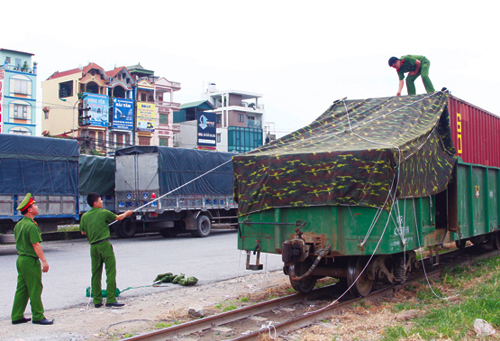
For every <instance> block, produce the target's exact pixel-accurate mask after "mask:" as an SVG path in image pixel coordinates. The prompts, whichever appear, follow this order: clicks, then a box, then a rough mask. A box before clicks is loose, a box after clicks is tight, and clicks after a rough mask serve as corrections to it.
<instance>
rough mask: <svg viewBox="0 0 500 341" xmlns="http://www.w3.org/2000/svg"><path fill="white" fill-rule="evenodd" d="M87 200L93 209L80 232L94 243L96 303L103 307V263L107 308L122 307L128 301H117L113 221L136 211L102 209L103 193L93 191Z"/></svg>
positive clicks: (94, 290) (87, 214)
mask: <svg viewBox="0 0 500 341" xmlns="http://www.w3.org/2000/svg"><path fill="white" fill-rule="evenodd" d="M87 203H88V204H89V206H90V207H91V209H90V210H89V211H88V212H86V213H84V215H83V216H82V219H81V221H80V231H82V234H83V235H86V236H87V239H88V241H89V244H90V259H91V264H92V282H91V283H92V295H93V296H94V306H95V307H96V308H100V307H102V290H101V279H102V266H103V265H105V266H106V292H107V297H106V307H110V308H120V307H123V306H124V305H125V304H123V303H118V302H117V301H116V296H115V291H116V259H115V253H114V251H113V246H112V245H111V243H110V242H109V237H110V233H109V224H110V223H112V222H113V221H115V220H123V219H124V218H126V217H130V216H131V215H132V213H134V211H130V210H129V211H126V212H125V213H122V214H120V215H116V214H114V213H113V212H110V211H108V210H105V209H103V208H102V205H103V204H102V199H101V196H100V195H99V194H97V193H94V192H91V193H89V195H87Z"/></svg>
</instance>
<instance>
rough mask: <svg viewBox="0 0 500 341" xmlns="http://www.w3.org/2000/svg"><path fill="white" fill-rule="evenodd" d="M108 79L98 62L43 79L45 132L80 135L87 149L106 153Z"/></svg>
mask: <svg viewBox="0 0 500 341" xmlns="http://www.w3.org/2000/svg"><path fill="white" fill-rule="evenodd" d="M108 83H109V77H108V75H107V74H106V72H105V71H104V69H103V68H102V67H100V66H99V65H97V64H95V63H89V64H88V65H87V66H85V67H82V68H77V69H73V70H68V71H63V72H59V71H57V72H55V73H54V74H52V75H51V76H50V77H49V78H48V79H47V80H45V81H43V82H42V91H43V94H42V96H43V97H42V98H43V103H45V104H46V105H44V108H43V112H44V115H43V118H42V130H43V132H42V134H50V135H55V136H72V137H74V138H78V140H79V141H80V142H81V143H80V145H81V146H82V147H83V149H84V150H85V152H86V153H90V152H91V151H92V150H97V151H99V152H102V153H104V152H105V151H106V146H107V128H108V125H109V96H108ZM63 102H65V103H63ZM82 109H88V110H87V111H82Z"/></svg>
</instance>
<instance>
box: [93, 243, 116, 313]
mask: <svg viewBox="0 0 500 341" xmlns="http://www.w3.org/2000/svg"><path fill="white" fill-rule="evenodd" d="M90 259H91V261H92V295H93V296H94V304H99V303H102V289H101V280H102V266H103V264H104V265H105V267H106V291H107V297H106V303H115V302H116V297H115V291H116V259H115V253H114V251H113V246H111V243H110V242H109V241H105V242H102V243H99V244H95V245H90Z"/></svg>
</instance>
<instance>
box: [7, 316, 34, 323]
mask: <svg viewBox="0 0 500 341" xmlns="http://www.w3.org/2000/svg"><path fill="white" fill-rule="evenodd" d="M29 321H31V319H30V318H25V317H23V318H22V319H20V320H15V321H12V324H21V323H26V322H29Z"/></svg>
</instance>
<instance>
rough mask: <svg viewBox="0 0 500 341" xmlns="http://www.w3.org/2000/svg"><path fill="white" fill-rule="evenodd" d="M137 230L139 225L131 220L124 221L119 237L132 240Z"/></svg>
mask: <svg viewBox="0 0 500 341" xmlns="http://www.w3.org/2000/svg"><path fill="white" fill-rule="evenodd" d="M136 230H137V225H136V223H135V222H132V221H131V220H130V219H123V220H122V223H121V224H120V232H119V235H120V237H121V238H132V237H133V236H135V232H136Z"/></svg>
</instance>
